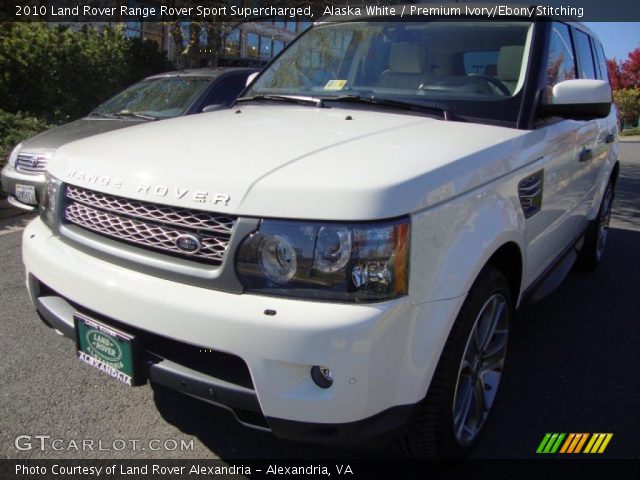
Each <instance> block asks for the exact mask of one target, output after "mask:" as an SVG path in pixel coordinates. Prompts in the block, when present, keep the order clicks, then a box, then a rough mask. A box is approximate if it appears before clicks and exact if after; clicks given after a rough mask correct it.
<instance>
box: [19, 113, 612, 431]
mask: <svg viewBox="0 0 640 480" xmlns="http://www.w3.org/2000/svg"><path fill="white" fill-rule="evenodd" d="M237 110H238V109H237V108H236V109H232V110H227V111H218V112H212V113H207V114H202V115H197V116H192V117H183V118H178V119H175V120H167V121H163V122H161V123H158V124H146V125H142V126H138V127H132V128H129V129H126V130H122V131H119V132H115V133H106V134H103V135H98V136H95V137H91V138H88V139H85V140H82V141H78V142H74V143H71V144H68V145H65V146H63V147H61V148H60V149H58V151H57V152H56V154H55V156H54V157H53V159H52V160H51V162H50V172H51V173H52V174H53V175H55V176H57V177H58V178H60V179H62V180H63V181H64V182H67V183H72V184H77V185H80V186H83V187H87V188H91V189H94V190H97V191H102V192H106V193H111V194H114V195H120V196H123V197H128V198H134V199H139V200H147V201H152V202H156V203H161V204H167V205H174V206H183V207H186V208H199V209H204V210H211V211H218V212H224V213H229V214H234V215H239V216H249V217H274V218H291V219H302V220H343V221H362V220H379V219H386V218H393V217H398V216H405V215H408V216H410V219H411V230H410V231H411V253H410V283H409V295H408V296H406V297H402V298H400V299H398V300H395V301H390V302H383V303H377V304H371V305H346V304H335V303H328V302H311V301H301V300H292V299H284V298H273V297H263V296H257V295H250V294H243V295H235V294H229V293H223V292H218V291H214V290H209V289H205V288H199V287H193V286H189V285H185V284H181V283H178V282H172V281H168V280H164V279H161V278H156V277H153V276H150V275H146V274H143V273H140V272H137V271H135V270H132V269H127V268H123V267H121V266H118V265H115V264H113V263H109V262H106V261H104V260H100V259H98V258H96V257H94V256H91V255H88V254H87V253H84V252H81V251H80V250H77V249H75V248H73V247H71V246H70V245H69V244H67V243H64V242H62V241H61V240H60V239H59V238H58V237H56V236H53V235H52V233H51V231H50V230H49V229H48V228H47V227H46V226H45V225H44V224H43V223H42V222H41V221H40V220H36V221H34V222H33V223H32V224H31V225H30V226H29V227H28V228H27V230H26V231H25V235H24V241H23V254H24V261H25V264H26V268H27V271H28V273H31V274H33V275H34V276H35V277H37V278H38V279H39V280H41V281H42V282H44V283H45V284H47V285H48V286H49V287H51V288H52V289H53V290H55V291H57V292H60V293H61V294H62V295H64V296H66V297H67V298H69V299H71V300H72V301H74V302H76V303H78V304H80V305H82V306H85V307H87V308H90V309H92V310H94V311H96V312H99V313H101V314H103V315H105V316H107V317H111V318H114V319H117V320H119V321H121V322H123V323H125V324H130V325H135V326H136V327H138V328H142V329H148V330H150V331H153V332H155V333H157V334H160V335H164V336H167V337H171V338H174V339H178V340H180V341H184V342H187V343H191V344H195V345H199V346H202V347H204V348H211V349H215V350H220V351H225V352H229V353H232V354H235V355H238V356H240V357H241V358H242V359H243V360H244V361H245V362H246V363H247V364H248V366H249V369H250V372H251V375H252V377H253V381H254V384H255V387H256V392H257V395H258V399H259V401H260V405H261V408H262V410H263V413H264V414H265V415H266V416H270V417H276V418H286V419H290V420H297V421H303V422H315V423H344V422H352V421H356V420H360V419H364V418H367V417H370V416H372V415H375V414H377V413H379V412H382V411H384V410H385V409H388V408H390V407H393V406H398V405H407V404H413V403H416V402H418V401H420V399H421V398H423V397H424V395H425V393H426V391H427V388H428V386H429V383H430V381H431V378H432V375H433V372H434V370H435V368H436V365H437V363H438V360H439V358H440V354H441V351H442V348H443V346H444V344H445V342H446V339H447V337H448V335H449V331H450V329H451V326H452V325H453V322H454V321H455V319H456V316H457V314H458V311H459V309H460V307H461V305H462V302H463V301H464V298H465V296H466V294H467V292H468V291H469V289H470V287H471V285H472V284H473V281H474V280H475V278H476V276H477V274H478V273H479V272H480V270H481V269H482V268H483V266H484V265H486V263H487V261H488V260H489V258H490V257H491V256H492V255H493V253H494V252H496V250H498V249H499V248H500V247H501V246H503V245H505V244H507V243H512V244H514V245H516V246H517V247H518V249H519V251H520V252H521V255H522V258H523V272H522V284H521V291H523V290H525V289H526V288H527V287H528V286H530V285H531V283H532V282H533V281H534V280H535V279H536V278H537V277H538V276H539V275H540V273H542V272H543V271H544V270H545V269H546V268H547V267H548V266H549V264H550V263H551V262H552V261H553V260H554V259H555V258H556V256H557V255H558V254H559V253H560V252H561V251H562V250H563V249H564V248H566V247H567V246H568V245H569V244H570V242H571V241H572V240H574V237H575V235H577V234H578V232H579V231H580V230H581V229H582V228H583V227H584V225H585V224H586V222H587V221H588V220H590V219H593V218H594V216H595V214H596V212H597V206H598V205H599V203H600V198H601V195H602V192H603V190H604V185H606V181H607V179H608V178H609V175H610V174H611V171H612V169H613V166H614V164H615V161H616V159H617V146H616V145H615V144H614V145H613V148H609V146H607V145H605V144H604V138H605V136H606V133H607V132H610V131H611V129H612V128H615V127H614V126H612V125H615V120H614V118H615V114H614V113H612V115H611V116H610V117H609V118H607V119H603V120H600V121H592V122H574V121H561V122H557V123H553V124H549V125H547V126H545V127H543V128H539V129H537V130H532V131H524V130H516V129H510V128H504V127H496V126H488V125H479V124H473V123H462V122H445V121H442V120H438V119H434V118H430V117H424V116H413V115H403V114H396V113H384V112H379V111H378V112H375V111H367V110H355V109H354V110H351V109H341V108H335V109H321V108H310V107H301V106H269V105H247V106H242V107H241V108H240V109H239V110H240V112H241V113H236V111H237ZM347 115H350V116H351V117H352V120H346V117H347ZM248 134H249V135H248ZM582 148H590V149H592V150H593V153H594V155H593V159H592V160H591V161H590V162H584V163H580V162H578V156H579V153H580V151H581V149H582ZM540 169H544V172H545V174H544V199H543V204H542V210H541V211H540V212H539V213H537V214H536V215H534V216H533V217H531V218H529V219H525V217H524V214H523V211H522V208H521V206H520V201H519V197H518V183H519V182H520V181H521V180H522V179H524V178H526V177H527V176H529V175H531V174H533V173H535V172H537V171H539V170H540ZM141 184H142V185H143V186H146V187H148V188H146V189H145V188H140V185H141ZM154 192H155V193H154ZM203 193H204V194H206V195H204V194H203ZM227 195H228V197H229V199H228V202H226V201H225V202H220V201H219V199H220V198H226V196H227ZM221 196H222V197H221ZM202 199H205V200H206V201H199V200H202ZM266 309H273V310H276V311H277V312H278V314H277V315H276V316H265V315H264V314H263V312H264V311H265V310H266ZM312 365H326V366H328V367H330V368H331V369H332V370H333V374H334V378H335V383H334V385H333V386H332V387H331V388H330V389H326V390H323V389H319V388H318V387H316V386H315V385H314V384H313V382H312V380H311V378H310V376H309V369H310V367H311V366H312ZM351 379H355V382H350V380H351Z"/></svg>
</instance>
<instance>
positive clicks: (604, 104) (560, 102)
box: [540, 79, 612, 120]
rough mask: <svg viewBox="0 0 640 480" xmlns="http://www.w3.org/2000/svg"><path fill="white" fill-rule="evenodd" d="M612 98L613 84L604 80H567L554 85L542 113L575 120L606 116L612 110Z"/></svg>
mask: <svg viewBox="0 0 640 480" xmlns="http://www.w3.org/2000/svg"><path fill="white" fill-rule="evenodd" d="M611 99H612V94H611V86H610V85H609V83H608V82H605V81H604V80H586V79H579V80H565V81H564V82H560V83H556V84H555V85H554V86H553V90H552V92H551V98H549V99H547V100H546V102H543V103H542V105H541V106H540V113H541V114H542V116H545V117H562V118H570V119H574V120H591V119H594V118H604V117H606V116H607V115H609V112H610V111H611Z"/></svg>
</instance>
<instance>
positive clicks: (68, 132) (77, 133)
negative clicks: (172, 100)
mask: <svg viewBox="0 0 640 480" xmlns="http://www.w3.org/2000/svg"><path fill="white" fill-rule="evenodd" d="M142 122H144V120H139V119H132V120H130V119H126V120H122V119H111V118H81V119H80V120H76V121H75V122H71V123H66V124H64V125H60V126H59V127H55V128H51V129H49V130H46V131H44V132H41V133H39V134H37V135H35V136H33V137H31V138H29V139H27V140H24V141H22V151H23V152H25V153H39V152H50V151H54V150H56V149H57V148H58V147H60V146H62V145H64V144H66V143H69V142H73V141H76V140H80V139H82V138H86V137H90V136H92V135H98V134H99V133H104V132H110V131H112V130H118V129H120V128H124V127H130V126H132V125H138V124H140V123H142Z"/></svg>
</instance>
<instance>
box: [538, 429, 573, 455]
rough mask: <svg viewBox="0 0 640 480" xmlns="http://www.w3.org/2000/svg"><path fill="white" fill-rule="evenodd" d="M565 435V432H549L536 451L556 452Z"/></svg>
mask: <svg viewBox="0 0 640 480" xmlns="http://www.w3.org/2000/svg"><path fill="white" fill-rule="evenodd" d="M565 435H566V434H565V433H547V434H546V435H545V436H544V438H543V439H542V442H540V445H538V449H537V450H536V453H556V452H557V451H558V448H559V447H560V443H562V440H563V439H564V437H565Z"/></svg>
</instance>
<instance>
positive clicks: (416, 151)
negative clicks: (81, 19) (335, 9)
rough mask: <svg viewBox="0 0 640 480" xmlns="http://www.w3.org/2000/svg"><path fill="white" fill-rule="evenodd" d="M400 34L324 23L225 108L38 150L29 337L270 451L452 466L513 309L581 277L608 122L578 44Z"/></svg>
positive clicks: (478, 424)
mask: <svg viewBox="0 0 640 480" xmlns="http://www.w3.org/2000/svg"><path fill="white" fill-rule="evenodd" d="M415 20H416V21H398V20H397V19H393V18H358V19H348V18H347V19H342V20H335V21H334V19H331V18H329V19H326V21H322V22H319V23H318V24H316V25H314V26H313V27H312V28H311V29H310V30H308V31H307V32H306V33H304V34H303V35H301V36H300V37H299V38H298V39H297V40H296V41H294V42H293V43H292V44H291V45H290V46H289V47H288V48H287V49H286V50H285V51H284V52H283V53H281V54H280V56H278V57H277V58H276V59H275V60H274V61H273V62H272V63H271V64H270V65H269V66H268V67H267V68H266V69H265V70H264V71H263V72H262V73H261V74H260V75H259V76H258V77H257V78H256V79H254V80H253V82H252V83H251V84H250V85H249V87H248V88H247V90H246V91H245V92H244V94H243V96H242V97H241V98H240V99H239V100H238V101H237V102H236V104H235V106H234V107H233V108H232V109H230V110H226V111H219V112H211V113H205V114H202V115H197V116H192V117H184V118H178V119H175V120H167V121H164V122H161V123H157V124H145V125H141V126H136V127H132V128H129V129H126V130H121V131H117V132H110V133H105V134H101V135H98V136H95V137H92V138H88V139H84V140H80V141H77V142H74V143H70V144H68V145H65V146H63V147H61V148H60V149H59V150H57V151H56V153H55V155H54V157H53V158H52V160H51V162H50V164H49V178H48V187H47V193H46V195H45V198H44V200H43V203H42V205H41V215H40V218H39V219H36V220H35V221H34V222H33V223H32V224H31V225H30V226H29V227H28V228H27V229H26V231H25V233H24V242H23V249H24V250H23V254H24V262H25V265H26V270H27V284H28V288H29V291H30V294H31V297H32V299H33V301H34V303H35V305H36V306H37V309H38V311H39V313H40V314H41V316H42V318H43V319H44V320H45V321H46V322H47V323H48V324H50V325H51V326H53V327H54V328H55V329H57V330H59V331H61V332H62V333H64V334H65V335H67V336H69V337H71V338H73V339H75V341H76V343H77V349H78V356H79V358H80V359H81V360H82V361H84V362H85V363H87V364H90V365H92V366H94V367H98V368H99V369H100V370H102V371H104V372H106V373H108V374H110V375H112V376H113V377H115V378H117V379H120V380H122V381H124V382H125V383H129V384H132V385H135V384H140V383H144V382H146V381H147V380H149V381H151V382H155V383H158V384H163V385H165V386H168V387H170V388H174V389H176V390H180V391H182V392H185V393H187V394H189V395H192V396H195V397H198V398H201V399H203V400H206V401H209V402H212V403H214V404H218V405H221V406H224V407H226V408H228V409H231V410H232V411H233V412H234V414H235V415H236V417H237V419H238V420H239V421H241V422H243V423H244V424H247V425H250V426H254V427H257V428H262V429H268V430H270V431H272V432H273V433H274V434H275V435H277V436H279V437H281V438H289V439H296V440H303V441H313V442H330V443H333V444H341V443H360V444H361V443H364V442H365V441H366V442H369V443H371V444H381V443H385V442H387V441H389V440H394V441H395V440H398V441H399V442H400V443H401V444H402V445H403V446H404V447H405V449H406V451H407V452H408V453H409V454H411V455H413V456H416V457H434V456H435V457H457V456H461V455H463V454H465V453H466V452H467V451H468V450H469V449H470V448H471V446H472V445H473V444H474V442H475V441H476V440H477V439H478V436H479V434H480V432H481V431H482V429H483V427H484V426H485V425H486V420H487V418H488V415H489V413H490V412H491V410H492V406H493V404H494V399H495V398H496V394H497V392H498V390H499V388H498V387H499V385H500V380H501V377H502V373H503V368H504V366H505V359H506V358H507V357H506V352H507V341H508V337H509V330H510V327H511V325H512V324H513V320H514V311H515V310H516V308H517V307H518V306H519V305H520V304H521V303H522V302H523V301H524V300H525V298H530V299H534V300H535V299H536V298H540V297H542V296H544V295H546V294H547V293H549V292H550V291H551V290H552V289H553V288H554V287H555V286H557V285H558V284H559V282H560V281H561V280H562V279H563V278H564V276H565V274H566V273H567V272H568V270H569V269H570V268H571V267H572V266H573V265H574V263H577V264H578V265H579V266H581V267H584V268H594V267H595V266H596V265H597V264H598V262H599V261H600V259H601V256H602V252H603V248H604V245H605V241H606V238H607V230H608V222H609V216H610V210H611V203H612V199H613V191H614V186H615V181H616V175H617V171H618V164H617V155H618V146H617V141H616V136H617V126H616V125H617V124H616V119H615V109H613V108H612V107H611V89H610V87H609V84H608V81H607V73H606V64H605V58H604V55H603V51H602V47H601V45H600V43H599V41H598V40H597V39H596V38H595V37H594V36H593V34H592V33H591V32H590V31H589V30H587V29H586V28H585V27H583V26H582V25H580V24H575V23H563V22H560V21H555V20H553V19H542V18H538V19H536V20H535V21H523V20H522V19H517V18H516V19H513V21H492V22H488V21H473V20H472V19H465V18H461V19H458V20H456V21H447V22H437V21H428V22H426V21H423V19H415ZM417 20H419V21H417ZM498 414H499V412H498Z"/></svg>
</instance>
